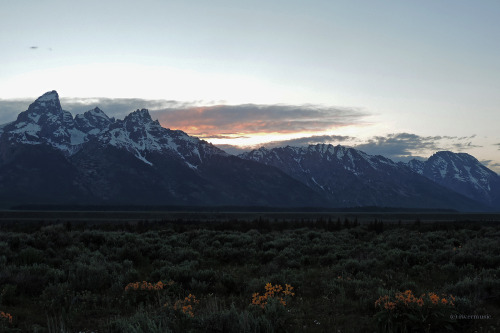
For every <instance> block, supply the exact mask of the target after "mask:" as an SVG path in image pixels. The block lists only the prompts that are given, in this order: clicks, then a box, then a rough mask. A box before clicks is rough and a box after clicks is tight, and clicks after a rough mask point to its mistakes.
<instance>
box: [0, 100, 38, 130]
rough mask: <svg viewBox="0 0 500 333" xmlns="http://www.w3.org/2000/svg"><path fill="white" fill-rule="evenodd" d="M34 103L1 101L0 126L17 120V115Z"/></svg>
mask: <svg viewBox="0 0 500 333" xmlns="http://www.w3.org/2000/svg"><path fill="white" fill-rule="evenodd" d="M30 103H33V101H26V100H22V99H19V100H2V99H0V125H2V124H5V123H9V122H11V121H14V120H16V119H17V115H18V114H19V113H21V112H23V111H25V110H27V109H28V106H29V105H30Z"/></svg>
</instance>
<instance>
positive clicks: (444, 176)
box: [408, 151, 500, 205]
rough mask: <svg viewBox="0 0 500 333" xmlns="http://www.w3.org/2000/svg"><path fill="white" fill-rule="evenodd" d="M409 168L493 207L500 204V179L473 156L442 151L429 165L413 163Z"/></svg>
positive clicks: (418, 162)
mask: <svg viewBox="0 0 500 333" xmlns="http://www.w3.org/2000/svg"><path fill="white" fill-rule="evenodd" d="M408 166H409V167H410V168H411V169H412V170H414V171H415V172H417V173H419V174H421V175H424V176H425V177H427V178H429V179H431V180H433V181H435V182H436V183H438V184H441V185H443V186H445V187H448V188H450V189H453V190H454V191H457V192H459V193H461V194H463V195H465V196H467V197H469V198H474V199H476V200H480V201H483V202H485V203H487V204H490V205H491V204H493V205H498V204H499V203H500V176H498V175H497V174H496V173H495V172H493V171H491V170H490V169H488V168H487V167H485V166H484V165H483V164H481V162H479V161H478V160H477V159H476V158H475V157H474V156H472V155H469V154H466V153H453V152H450V151H440V152H437V153H435V154H434V155H432V156H431V157H429V159H428V160H427V161H425V162H421V161H416V160H412V161H410V162H409V163H408Z"/></svg>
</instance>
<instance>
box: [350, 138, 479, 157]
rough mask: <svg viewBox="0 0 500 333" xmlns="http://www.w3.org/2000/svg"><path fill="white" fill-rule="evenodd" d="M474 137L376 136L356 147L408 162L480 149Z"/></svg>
mask: <svg viewBox="0 0 500 333" xmlns="http://www.w3.org/2000/svg"><path fill="white" fill-rule="evenodd" d="M475 137H476V135H472V136H463V137H456V136H420V135H417V134H411V133H395V134H389V135H387V136H376V137H373V138H371V139H369V140H368V142H367V143H363V144H359V145H356V148H357V149H360V150H363V151H365V152H366V153H368V154H372V155H383V156H386V157H388V158H391V159H394V160H408V159H411V158H414V157H418V156H420V155H422V154H423V155H426V154H428V153H429V152H436V151H439V150H453V151H465V150H468V149H472V148H477V147H480V146H478V145H475V144H473V142H472V140H473V139H474V138H475Z"/></svg>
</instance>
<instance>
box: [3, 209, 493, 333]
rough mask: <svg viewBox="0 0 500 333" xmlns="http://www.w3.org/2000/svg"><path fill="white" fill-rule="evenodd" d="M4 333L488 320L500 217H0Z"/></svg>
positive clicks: (433, 325)
mask: <svg viewBox="0 0 500 333" xmlns="http://www.w3.org/2000/svg"><path fill="white" fill-rule="evenodd" d="M0 268H1V271H0V332H91V331H93V332H457V331H458V332H474V331H478V332H496V330H495V329H498V328H499V327H500V224H499V222H498V220H497V221H470V220H469V221H460V220H457V221H451V222H450V221H447V222H433V221H425V222H422V221H420V220H418V219H415V220H414V221H412V222H407V221H406V222H402V223H401V222H399V223H398V222H397V221H392V222H390V223H389V222H386V221H383V220H378V219H372V220H366V219H365V220H363V221H358V219H357V218H337V217H335V216H332V217H320V218H300V219H299V218H298V219H293V218H287V219H286V220H281V219H279V218H278V217H275V218H274V219H267V218H262V217H261V218H255V220H245V221H242V220H237V219H234V220H231V219H229V220H224V221H217V220H212V221H210V222H206V221H204V222H201V221H200V220H197V219H189V220H181V219H177V220H172V219H166V220H155V221H153V220H149V221H146V220H143V221H139V222H137V221H135V222H126V221H122V222H117V221H113V222H109V223H108V222H106V221H99V223H91V222H89V221H85V220H71V221H69V220H67V221H65V220H60V221H48V220H45V221H35V220H33V219H32V218H31V219H30V220H29V221H15V220H9V219H6V220H3V221H1V222H0Z"/></svg>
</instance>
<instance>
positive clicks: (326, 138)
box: [261, 135, 354, 148]
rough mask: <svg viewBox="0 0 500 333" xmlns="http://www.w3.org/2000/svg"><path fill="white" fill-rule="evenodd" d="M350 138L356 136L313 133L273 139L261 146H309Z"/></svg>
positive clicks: (337, 142) (341, 141)
mask: <svg viewBox="0 0 500 333" xmlns="http://www.w3.org/2000/svg"><path fill="white" fill-rule="evenodd" d="M350 140H354V138H353V137H351V136H343V135H313V136H307V137H302V138H297V139H290V140H282V141H271V142H268V143H266V144H263V145H261V146H263V147H266V148H275V147H283V146H292V147H307V146H310V145H316V144H318V143H326V144H340V143H343V142H346V141H350Z"/></svg>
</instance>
